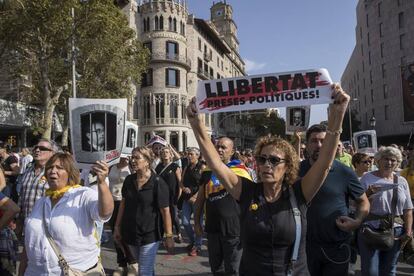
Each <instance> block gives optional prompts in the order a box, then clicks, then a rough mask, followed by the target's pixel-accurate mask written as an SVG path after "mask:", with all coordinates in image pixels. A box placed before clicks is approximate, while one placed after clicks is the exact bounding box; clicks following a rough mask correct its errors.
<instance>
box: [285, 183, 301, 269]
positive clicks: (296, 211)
mask: <svg viewBox="0 0 414 276" xmlns="http://www.w3.org/2000/svg"><path fill="white" fill-rule="evenodd" d="M289 200H290V205H291V207H292V211H293V216H294V219H295V243H294V244H293V250H292V256H291V258H290V262H289V265H288V271H287V275H288V276H290V275H292V273H293V265H294V263H295V262H296V261H297V259H298V255H299V246H300V238H301V234H302V222H301V220H300V214H301V213H300V210H299V208H298V204H297V201H296V196H295V192H294V191H293V188H292V187H291V186H290V185H289Z"/></svg>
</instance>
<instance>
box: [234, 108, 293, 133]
mask: <svg viewBox="0 0 414 276" xmlns="http://www.w3.org/2000/svg"><path fill="white" fill-rule="evenodd" d="M251 113H252V114H251V115H249V116H247V117H246V116H244V117H243V119H242V120H243V122H242V124H243V125H244V126H249V127H253V128H254V130H255V132H256V133H257V136H258V137H259V136H264V135H268V134H271V135H278V136H281V137H285V136H286V135H285V131H286V126H285V120H284V119H283V118H280V117H278V116H277V113H275V112H270V113H269V112H267V113H263V114H262V113H255V112H254V111H252V112H251Z"/></svg>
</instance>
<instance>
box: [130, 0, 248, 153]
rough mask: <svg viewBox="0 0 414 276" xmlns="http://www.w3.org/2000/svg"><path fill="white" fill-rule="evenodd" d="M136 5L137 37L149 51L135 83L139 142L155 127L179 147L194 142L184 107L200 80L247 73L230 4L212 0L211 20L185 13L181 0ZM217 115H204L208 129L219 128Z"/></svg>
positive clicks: (146, 139)
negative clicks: (144, 69) (143, 70)
mask: <svg viewBox="0 0 414 276" xmlns="http://www.w3.org/2000/svg"><path fill="white" fill-rule="evenodd" d="M134 4H135V2H134V1H131V3H130V4H129V6H131V7H133V6H134ZM136 10H137V12H136V15H135V17H134V22H135V26H136V27H135V28H136V31H137V35H138V38H139V40H140V41H142V43H143V44H144V46H146V47H147V48H148V49H149V50H150V52H151V61H150V65H149V68H148V71H147V73H146V74H144V76H143V81H142V84H141V86H140V87H138V88H137V96H136V103H135V110H134V119H136V121H137V122H138V125H139V132H140V135H139V140H138V143H139V144H145V143H146V142H147V141H148V140H149V139H150V137H151V135H152V134H153V133H155V134H157V135H160V136H162V137H164V138H165V139H166V140H167V141H168V142H169V143H171V144H172V145H173V146H175V147H176V148H177V149H178V150H183V149H185V148H186V147H187V146H195V145H197V142H196V140H195V138H194V135H193V132H192V130H191V128H190V126H189V124H188V121H187V119H186V116H185V107H186V105H187V103H188V101H189V100H190V99H191V98H192V97H193V96H195V94H196V90H197V83H198V81H200V80H206V79H215V78H226V77H233V76H242V75H245V69H244V62H243V60H242V59H241V57H240V55H239V52H238V46H239V45H238V40H237V35H236V30H237V27H236V25H235V24H234V21H233V19H232V9H231V6H230V5H228V4H226V3H222V2H219V3H216V4H213V6H212V8H211V21H206V20H204V19H199V18H196V17H195V16H194V15H192V14H189V11H188V6H187V4H186V3H185V2H184V1H177V0H165V1H138V3H136ZM220 118H224V117H223V115H221V117H220V115H217V116H212V115H208V114H207V115H205V123H206V125H207V127H208V128H209V131H210V132H213V130H216V134H218V133H217V129H218V127H217V123H218V122H220ZM232 119H234V116H229V120H226V124H230V125H231V126H232V127H230V129H231V128H235V127H236V125H235V124H234V123H231V121H232ZM214 122H216V126H214ZM223 134H226V133H223Z"/></svg>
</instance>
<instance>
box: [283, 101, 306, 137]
mask: <svg viewBox="0 0 414 276" xmlns="http://www.w3.org/2000/svg"><path fill="white" fill-rule="evenodd" d="M309 117H310V106H292V107H287V108H286V134H293V133H294V132H295V131H301V132H303V131H306V130H307V129H308V126H309Z"/></svg>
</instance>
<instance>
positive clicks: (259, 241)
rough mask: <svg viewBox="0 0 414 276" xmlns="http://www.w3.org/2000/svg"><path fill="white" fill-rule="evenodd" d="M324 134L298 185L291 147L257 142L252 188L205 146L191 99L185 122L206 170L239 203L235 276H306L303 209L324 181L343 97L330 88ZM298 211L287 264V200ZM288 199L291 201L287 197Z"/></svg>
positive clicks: (291, 224) (270, 140)
mask: <svg viewBox="0 0 414 276" xmlns="http://www.w3.org/2000/svg"><path fill="white" fill-rule="evenodd" d="M332 88H333V92H332V99H333V100H334V103H333V104H331V105H330V108H329V109H330V111H329V120H328V131H327V132H326V137H325V140H324V143H323V146H322V148H321V150H320V154H319V158H318V160H317V162H315V164H314V165H313V166H312V167H311V169H310V170H309V172H308V173H307V174H306V175H305V176H304V177H303V178H302V179H301V180H299V181H296V179H297V172H298V165H299V159H298V156H297V154H296V152H295V150H294V149H293V147H292V146H291V145H290V144H289V143H288V142H286V141H285V140H283V139H281V138H278V137H262V138H260V139H259V140H258V142H257V144H256V148H255V155H256V162H257V165H258V168H257V170H258V176H259V179H260V181H261V182H259V183H254V182H251V181H248V180H245V179H243V178H241V177H238V176H237V175H236V174H235V173H233V171H232V170H230V169H229V168H228V167H227V166H226V165H225V164H224V163H222V162H220V157H219V155H218V154H217V152H216V151H215V149H214V145H213V144H212V143H211V140H210V137H209V136H208V134H207V131H206V128H205V126H204V125H203V123H202V120H201V117H200V116H199V115H198V114H197V108H196V105H195V99H193V100H192V102H191V104H190V105H189V106H188V108H187V118H188V119H189V121H190V124H191V126H192V128H193V131H194V135H195V137H196V139H197V141H198V144H199V145H200V148H201V152H202V154H203V156H204V157H205V159H206V161H207V164H208V166H209V168H210V169H211V170H212V171H213V172H214V173H215V174H216V175H217V177H218V178H219V180H220V182H221V183H222V184H223V185H224V186H225V187H226V190H227V191H228V192H229V193H230V194H231V195H232V196H233V197H234V198H235V199H236V200H238V201H239V203H240V207H241V223H240V225H241V238H242V244H243V255H242V261H241V264H240V275H286V274H287V273H288V272H291V273H292V274H293V275H308V274H309V273H308V271H307V265H306V252H305V240H306V239H305V234H306V205H307V204H308V203H309V202H310V201H311V200H312V198H313V197H314V195H315V194H316V193H317V191H318V189H319V188H320V187H321V185H322V183H323V182H324V180H325V178H326V176H327V174H328V172H329V167H330V165H331V163H332V162H333V160H334V158H335V152H336V148H337V145H338V142H339V135H340V133H341V126H342V119H343V117H344V114H345V111H346V108H347V105H348V102H349V96H348V95H346V94H345V92H343V91H342V89H341V88H340V86H339V85H337V84H336V85H333V86H332ZM291 194H292V196H293V195H294V197H295V198H296V203H297V206H298V208H299V210H300V211H301V224H302V225H301V227H302V231H301V232H302V233H301V238H300V247H299V254H298V260H297V261H296V262H295V263H293V264H292V265H290V260H291V257H292V250H293V247H294V243H295V234H296V232H295V226H296V223H295V220H294V215H293V211H292V208H293V207H292V205H291V201H290V199H291V198H290V196H291ZM292 198H293V197H292Z"/></svg>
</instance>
